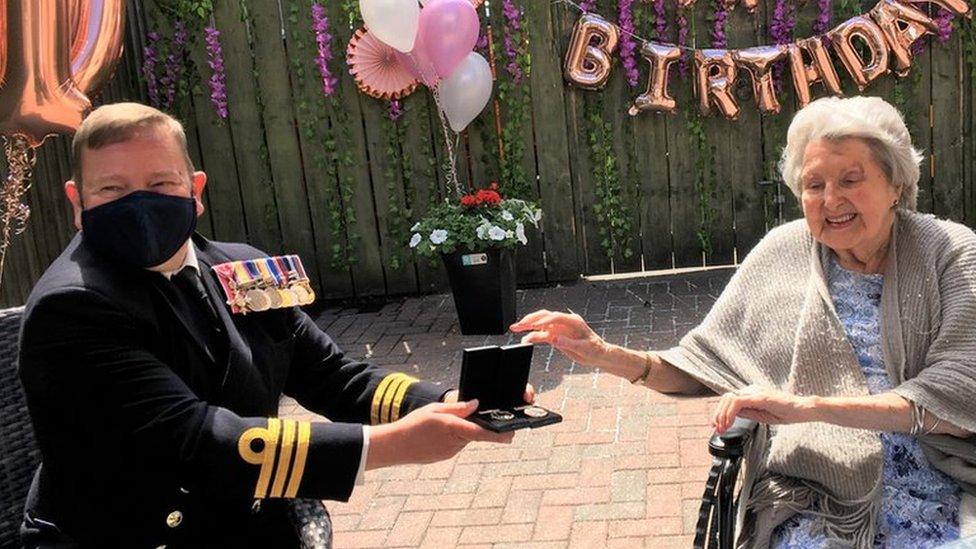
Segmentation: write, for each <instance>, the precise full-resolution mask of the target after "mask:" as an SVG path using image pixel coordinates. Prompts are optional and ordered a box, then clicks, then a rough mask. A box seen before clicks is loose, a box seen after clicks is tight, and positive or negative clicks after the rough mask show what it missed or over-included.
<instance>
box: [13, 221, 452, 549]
mask: <svg viewBox="0 0 976 549" xmlns="http://www.w3.org/2000/svg"><path fill="white" fill-rule="evenodd" d="M193 241H194V243H195V245H196V249H197V256H198V259H199V262H200V270H201V274H202V276H203V279H204V282H205V285H206V287H207V290H208V292H209V294H210V296H211V299H212V300H213V303H215V304H216V305H217V308H218V312H219V316H220V321H221V323H222V325H223V326H222V328H223V330H222V333H223V335H222V336H221V337H225V338H226V341H225V342H224V343H225V344H226V345H224V346H223V348H224V349H226V353H225V355H226V360H224V359H222V357H219V356H218V357H215V356H214V353H211V352H209V351H208V348H207V346H206V341H205V340H204V338H201V337H200V334H199V333H196V331H195V330H193V329H191V328H190V326H191V325H192V323H191V322H189V321H188V318H187V315H186V311H183V310H181V308H180V306H179V304H178V303H179V301H178V299H174V294H173V292H175V291H178V290H177V289H176V288H175V286H173V284H172V283H171V282H169V281H168V280H166V279H165V278H164V277H163V276H162V275H160V274H159V273H153V272H149V271H144V270H137V269H126V268H122V267H120V266H117V265H116V264H114V263H113V262H111V261H109V260H107V259H105V258H102V257H99V256H97V255H95V254H94V252H92V251H91V250H90V249H89V248H88V247H87V246H85V243H84V240H83V238H82V237H81V234H79V235H76V236H75V238H74V239H73V240H72V241H71V243H70V244H69V246H68V247H67V248H66V249H65V251H64V252H63V253H62V254H61V256H60V257H59V258H58V259H57V260H56V261H55V262H54V263H53V264H52V265H51V267H50V268H49V269H48V270H47V271H46V272H45V274H44V276H43V277H42V278H41V280H40V281H39V282H38V283H37V285H36V286H35V288H34V290H33V292H32V293H31V295H30V297H29V299H28V302H27V306H26V310H25V316H24V324H23V330H22V337H21V351H20V357H19V360H20V376H21V379H22V381H23V383H24V388H25V390H26V394H27V401H28V407H29V410H30V413H31V417H32V419H33V422H34V427H35V431H36V436H37V440H38V443H39V445H40V449H41V455H42V461H43V465H42V468H41V471H40V473H39V475H38V477H37V478H35V486H34V487H33V489H32V494H31V497H30V498H29V500H28V505H27V512H28V513H29V514H31V515H32V516H35V517H36V518H39V519H41V520H42V521H44V523H52V524H54V525H56V527H57V528H58V529H59V530H60V532H61V533H62V534H64V535H66V536H68V537H70V538H71V539H73V540H75V541H76V542H79V543H81V544H84V545H90V546H99V547H105V546H113V545H120V546H126V547H140V546H150V547H156V546H159V545H169V546H170V547H173V546H183V545H208V546H214V545H215V543H217V540H221V541H220V545H224V546H232V545H238V544H237V543H236V542H235V541H234V540H236V539H238V536H239V537H240V538H241V539H246V537H247V536H251V535H253V531H254V530H255V528H259V527H255V524H259V523H260V522H261V521H268V520H271V519H268V517H262V516H261V513H262V512H261V511H260V510H258V511H255V510H254V509H255V508H258V509H260V508H261V507H264V508H273V507H275V506H274V505H272V504H273V503H274V502H276V501H283V499H265V498H293V497H300V498H319V499H333V500H346V499H348V498H349V496H350V493H351V492H352V489H353V484H354V481H355V477H356V472H357V470H358V466H359V461H360V454H361V451H362V444H363V440H362V427H361V425H362V424H364V423H365V424H377V423H384V422H389V421H393V420H395V419H397V418H399V417H402V416H403V415H405V414H406V413H407V412H409V411H410V410H412V409H414V408H417V407H419V406H422V405H424V404H426V403H429V402H433V401H437V400H440V398H441V397H442V396H443V393H444V392H445V389H444V388H441V387H439V386H437V385H434V384H430V383H426V382H419V381H417V380H415V379H413V378H410V377H409V376H406V375H404V374H400V373H392V372H389V371H385V370H382V369H379V368H377V367H375V366H372V365H370V364H367V363H364V362H360V361H356V360H352V359H350V358H348V357H346V356H344V355H343V353H342V351H341V350H340V349H339V348H338V347H337V346H336V344H335V343H334V342H333V341H332V340H331V339H330V338H329V336H328V335H326V334H325V333H324V332H323V331H322V330H320V329H319V328H318V327H317V326H316V325H315V324H314V323H313V322H312V320H311V319H310V318H309V317H308V316H307V315H306V314H305V313H304V312H302V311H301V310H300V309H298V308H291V309H279V310H273V311H267V312H262V313H250V314H247V315H231V314H230V313H229V309H228V308H227V307H226V306H225V305H224V302H225V299H224V297H223V295H222V292H221V290H220V288H219V286H218V282H217V279H216V277H215V275H214V274H213V272H212V271H211V269H210V267H212V266H213V265H216V264H219V263H223V262H227V261H235V260H241V259H252V258H257V257H263V256H264V254H263V253H262V252H260V251H259V250H256V249H254V248H252V247H250V246H246V245H243V244H229V243H218V242H211V241H208V240H207V239H205V238H203V237H201V236H199V235H195V236H194V237H193ZM282 394H286V395H289V396H292V397H294V398H295V399H296V400H297V401H298V402H299V403H300V404H301V405H302V406H304V407H306V408H308V409H309V410H312V411H314V412H316V413H318V414H321V415H323V416H325V417H327V418H329V419H330V420H331V421H332V423H329V422H314V423H309V422H297V421H290V420H280V419H276V418H275V416H277V412H278V401H279V399H280V397H281V395H282ZM258 500H261V501H264V502H265V505H263V506H255V505H254V503H255V501H258ZM174 513H175V514H174ZM275 520H276V519H275Z"/></svg>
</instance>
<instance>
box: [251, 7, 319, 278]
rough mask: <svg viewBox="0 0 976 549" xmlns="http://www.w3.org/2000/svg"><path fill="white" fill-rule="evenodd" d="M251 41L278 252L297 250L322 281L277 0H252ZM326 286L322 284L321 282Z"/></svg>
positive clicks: (307, 266)
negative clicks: (277, 229)
mask: <svg viewBox="0 0 976 549" xmlns="http://www.w3.org/2000/svg"><path fill="white" fill-rule="evenodd" d="M247 6H248V10H249V11H250V16H251V25H252V27H251V28H252V32H253V35H252V47H253V49H254V59H255V71H256V75H257V92H258V97H259V101H260V114H261V116H262V124H263V126H264V132H265V144H266V146H267V151H268V159H269V164H270V167H271V176H272V179H271V185H272V187H273V190H274V195H275V204H276V205H277V214H278V225H279V226H280V227H281V238H282V247H281V248H280V249H278V250H275V252H276V253H297V254H298V255H299V257H302V258H303V259H304V260H303V263H304V264H305V268H306V270H307V271H308V274H309V277H310V278H311V279H312V280H313V281H314V284H315V286H316V287H317V286H318V281H320V280H321V277H320V276H319V272H318V261H317V259H316V258H317V257H318V255H317V254H316V249H315V242H314V240H313V234H312V220H311V218H310V217H309V210H308V196H307V195H308V193H307V192H306V191H305V174H304V173H303V170H302V165H301V162H300V160H301V152H300V149H299V146H298V135H297V129H296V124H295V110H294V106H293V104H292V99H291V95H292V90H291V85H290V82H289V75H288V65H289V63H288V57H287V56H286V55H285V48H284V43H283V41H282V32H283V29H282V22H281V19H280V14H279V8H278V5H277V2H274V3H272V2H249V3H248V4H247ZM318 289H319V290H321V288H318Z"/></svg>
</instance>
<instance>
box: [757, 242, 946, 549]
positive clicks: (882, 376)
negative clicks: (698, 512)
mask: <svg viewBox="0 0 976 549" xmlns="http://www.w3.org/2000/svg"><path fill="white" fill-rule="evenodd" d="M827 276H828V279H829V287H830V296H831V298H833V300H834V307H835V308H836V309H837V315H838V316H839V317H840V320H841V323H843V325H844V331H845V332H846V334H847V339H848V340H850V342H851V345H852V346H853V347H854V353H855V354H856V355H857V360H858V362H859V363H860V364H861V370H862V371H863V372H864V376H865V378H866V379H867V384H868V389H869V390H870V392H871V394H877V393H884V392H886V391H889V390H891V388H892V385H891V379H889V377H888V372H887V370H885V365H884V356H883V354H882V350H881V319H880V316H879V313H880V309H881V308H880V304H881V287H882V284H883V278H882V275H876V274H872V275H865V274H860V273H855V272H852V271H848V270H846V269H844V268H843V267H841V266H840V265H839V264H838V263H837V260H836V259H835V258H834V257H833V256H831V260H830V265H829V267H828V275H827ZM879 436H880V437H881V444H882V446H883V448H884V470H883V473H882V489H883V492H882V495H881V515H880V517H879V521H878V534H877V536H876V537H875V539H874V545H875V547H911V548H916V547H918V548H922V547H936V546H939V545H941V544H943V543H946V542H948V541H952V540H955V539H958V538H959V500H960V492H959V486H958V485H957V484H956V483H955V482H953V481H952V479H950V478H949V477H948V476H946V475H945V474H944V473H942V472H941V471H938V470H936V469H933V468H932V467H930V466H929V463H928V460H926V459H925V456H924V455H923V454H922V448H921V446H920V445H919V443H918V439H917V438H915V437H912V436H910V435H908V434H904V433H881V434H880V435H879ZM813 523H814V518H813V517H810V516H805V515H803V514H799V515H794V516H793V517H791V518H790V519H789V520H787V521H786V522H784V523H783V524H782V525H780V526H779V527H778V528H777V529H776V531H775V532H774V533H773V539H772V543H771V546H772V547H776V548H781V549H787V548H789V549H792V548H804V549H806V548H809V547H819V546H822V545H824V542H825V540H824V538H823V536H821V535H819V534H814V533H812V532H811V526H812V525H813Z"/></svg>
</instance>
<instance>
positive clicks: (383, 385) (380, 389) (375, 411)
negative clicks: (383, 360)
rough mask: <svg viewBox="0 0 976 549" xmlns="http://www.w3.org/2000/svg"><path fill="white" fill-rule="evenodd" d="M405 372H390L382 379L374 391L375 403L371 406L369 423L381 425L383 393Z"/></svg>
mask: <svg viewBox="0 0 976 549" xmlns="http://www.w3.org/2000/svg"><path fill="white" fill-rule="evenodd" d="M402 375H403V374H398V373H397V374H390V375H388V376H386V377H384V378H383V380H382V381H380V384H379V385H378V386H377V387H376V390H375V391H373V405H372V407H371V408H370V414H369V424H370V425H379V423H380V405H381V404H382V402H383V395H384V394H385V393H386V390H387V388H388V387H389V386H390V384H391V383H393V382H394V381H396V380H397V379H399V378H400V376H402Z"/></svg>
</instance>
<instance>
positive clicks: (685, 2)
mask: <svg viewBox="0 0 976 549" xmlns="http://www.w3.org/2000/svg"><path fill="white" fill-rule="evenodd" d="M694 5H695V0H678V8H679V9H688V8H690V7H692V6H694Z"/></svg>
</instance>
